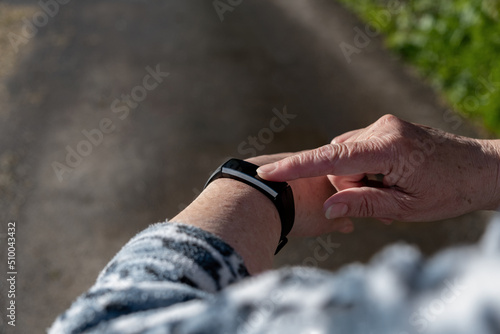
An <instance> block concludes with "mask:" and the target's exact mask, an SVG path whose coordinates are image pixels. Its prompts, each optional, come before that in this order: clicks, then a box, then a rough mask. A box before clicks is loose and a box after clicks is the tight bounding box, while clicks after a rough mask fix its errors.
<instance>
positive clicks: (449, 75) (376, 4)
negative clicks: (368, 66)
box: [340, 0, 500, 134]
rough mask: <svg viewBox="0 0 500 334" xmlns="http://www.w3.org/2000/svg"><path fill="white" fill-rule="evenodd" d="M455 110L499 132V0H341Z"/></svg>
mask: <svg viewBox="0 0 500 334" xmlns="http://www.w3.org/2000/svg"><path fill="white" fill-rule="evenodd" d="M340 1H341V2H342V3H344V5H345V6H347V7H348V8H350V9H351V10H353V11H354V12H355V13H357V14H358V15H359V16H360V17H361V19H362V20H364V21H366V22H368V23H370V24H371V25H372V26H374V27H375V28H378V29H379V30H380V31H382V32H383V33H384V35H385V39H386V43H387V45H388V47H389V48H390V49H392V50H394V51H396V52H397V53H398V54H399V55H401V57H402V58H403V59H404V60H406V61H408V62H410V63H411V64H413V65H415V67H416V68H417V69H418V70H419V71H420V72H421V73H422V75H423V76H424V77H426V78H427V79H428V80H429V81H430V82H431V83H432V84H433V85H435V86H436V88H437V89H438V90H440V91H441V92H443V94H444V96H445V98H446V99H447V100H448V101H449V103H451V105H452V106H453V107H454V108H455V109H456V110H458V111H460V112H463V113H465V114H466V115H468V116H471V117H474V118H480V119H482V120H483V121H484V124H485V125H486V127H487V128H488V129H490V130H492V131H494V132H495V133H497V134H500V0H483V1H480V0H444V1H440V0H399V1H398V0H378V1H377V0H359V1H351V0H340Z"/></svg>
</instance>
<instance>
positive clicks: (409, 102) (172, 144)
mask: <svg viewBox="0 0 500 334" xmlns="http://www.w3.org/2000/svg"><path fill="white" fill-rule="evenodd" d="M223 2H224V3H225V1H223ZM21 3H22V5H23V6H30V10H31V11H30V12H26V13H29V15H28V14H26V15H28V17H27V19H28V21H29V20H31V19H32V16H31V15H33V14H32V13H33V12H34V13H39V12H40V11H41V10H42V9H41V8H40V7H39V5H38V4H37V2H35V1H22V2H16V3H14V2H6V3H5V6H6V7H3V8H2V9H4V10H16V9H18V6H20V4H21ZM232 3H236V1H233V2H232ZM226 8H227V7H226ZM230 8H231V10H227V11H226V12H224V13H223V14H222V18H223V21H221V19H220V18H221V16H220V15H219V14H218V13H217V11H216V9H215V8H214V6H213V4H212V2H211V1H201V0H192V1H163V2H159V1H96V0H87V1H79V2H78V1H71V2H69V3H67V4H65V5H60V6H59V8H58V11H57V14H55V15H54V16H53V17H50V18H49V19H48V21H47V23H46V24H45V25H43V27H41V28H39V29H38V32H36V33H35V34H34V36H33V37H32V38H30V39H29V40H28V41H27V42H26V43H24V42H23V45H20V47H19V52H18V53H17V54H16V56H15V57H16V61H15V63H14V65H12V66H13V68H11V69H10V70H9V72H8V75H7V74H6V75H4V77H3V78H2V84H4V85H5V87H6V89H5V94H4V95H2V96H5V99H4V100H3V101H0V107H1V110H2V111H1V113H0V117H2V118H1V120H2V122H1V124H0V154H1V156H0V172H1V174H0V176H1V177H0V187H1V188H0V190H1V195H2V201H1V203H0V209H1V212H2V214H1V215H2V216H1V219H2V222H1V223H2V226H4V225H6V223H7V222H8V221H16V222H17V226H18V229H17V247H18V253H17V262H18V272H19V275H18V277H17V288H18V294H17V298H16V303H17V304H16V305H17V321H18V323H17V326H16V327H15V328H10V327H9V328H7V329H8V331H7V332H8V333H11V332H12V333H34V332H41V331H42V330H43V329H44V328H46V327H47V326H49V325H50V323H51V322H52V321H53V319H54V317H55V316H56V315H57V314H59V313H60V312H62V311H63V310H64V309H65V308H67V307H68V306H69V304H70V302H71V301H72V300H73V299H74V298H75V297H76V296H78V295H79V294H80V293H82V292H84V291H85V290H86V289H87V288H88V287H89V286H90V285H91V284H92V282H93V281H94V280H95V278H96V275H97V273H98V272H99V270H100V269H102V268H103V266H104V265H105V264H106V263H107V262H108V261H109V260H110V258H111V257H112V256H113V254H114V253H116V251H117V250H118V249H119V248H120V247H121V246H122V245H123V244H124V243H125V242H126V241H127V240H128V239H129V238H130V237H131V236H132V235H133V234H134V233H136V232H138V231H140V230H141V229H143V228H145V227H146V226H147V225H148V224H150V223H153V222H157V221H161V220H164V219H165V218H167V217H171V216H173V215H174V214H175V213H176V212H177V211H178V210H179V209H180V208H182V207H183V205H185V204H187V203H189V202H190V201H191V200H192V199H193V197H194V196H195V195H196V194H197V193H198V192H199V189H201V187H202V185H203V183H204V181H205V180H206V178H207V177H208V175H209V173H210V172H211V170H213V169H214V168H215V167H216V166H217V165H218V164H219V163H220V162H222V161H223V159H224V158H225V157H228V156H235V157H239V158H248V157H249V156H250V155H252V154H254V153H258V154H261V153H272V152H280V151H295V150H302V149H306V148H312V147H316V146H319V145H322V144H324V143H326V142H328V141H329V140H330V139H331V138H332V137H333V136H335V135H338V134H340V133H342V132H344V131H347V130H350V129H353V128H359V127H362V126H366V125H367V124H369V123H371V122H373V121H375V120H376V119H377V118H378V117H380V116H382V115H383V114H386V113H392V114H395V115H398V116H401V117H404V118H405V119H407V120H410V121H416V122H422V123H425V124H428V125H431V126H439V127H441V128H443V129H445V130H448V131H454V132H462V133H468V134H470V133H471V132H470V131H471V130H470V128H469V127H468V126H467V125H465V124H460V126H458V127H455V126H456V125H457V124H458V122H457V119H455V118H453V119H451V118H450V115H449V114H448V113H447V112H446V109H445V108H444V107H440V106H439V105H438V103H437V101H436V97H435V96H434V94H433V92H432V91H431V90H430V89H429V88H428V87H427V86H426V85H424V84H422V83H421V82H420V81H419V80H417V79H416V78H415V77H414V76H413V75H412V74H411V73H410V72H409V71H408V70H407V69H405V68H403V67H402V66H401V64H400V63H399V62H398V61H397V60H396V59H393V58H391V56H389V55H388V54H387V53H386V52H385V51H384V50H383V48H382V47H381V43H380V41H379V40H378V39H377V38H370V42H369V43H368V44H367V46H366V47H364V48H362V49H361V52H360V53H357V54H355V55H353V61H352V62H351V63H348V62H347V61H346V58H345V57H344V55H343V53H342V51H341V49H340V48H339V44H340V43H341V42H346V43H350V44H352V43H354V39H355V38H356V31H355V30H353V28H354V27H360V28H361V29H364V28H365V26H364V25H363V24H361V23H360V22H358V21H357V20H356V19H355V18H354V17H353V16H352V15H351V14H349V13H347V12H346V11H345V10H344V9H343V8H341V7H340V6H339V5H337V4H335V3H334V2H333V1H326V0H325V1H321V0H317V1H305V0H290V1H285V0H273V1H269V0H266V1H264V0H255V1H241V3H240V4H239V5H237V6H231V7H230ZM40 15H41V14H40ZM16 22H17V23H16ZM18 23H19V21H15V22H14V23H13V25H12V26H9V27H10V28H9V29H15V30H12V31H14V32H16V33H17V34H20V33H21V32H20V31H19V29H22V25H21V27H20V26H19V24H18ZM16 24H17V25H16ZM9 31H11V30H9ZM3 45H5V40H4V44H3ZM1 52H3V51H1ZM167 73H168V74H167ZM278 115H280V116H278ZM271 129H274V130H271ZM477 217H478V216H477V215H471V216H468V217H465V218H461V219H457V220H452V221H446V222H439V223H433V224H418V225H417V224H414V225H409V224H395V225H394V226H391V227H387V226H382V225H381V224H379V223H376V222H373V221H369V220H367V221H361V222H359V223H358V224H357V226H356V228H357V229H356V231H355V232H354V233H353V234H352V235H349V236H339V235H332V236H325V237H322V239H310V240H304V241H302V242H294V243H292V245H294V246H295V247H292V246H289V247H287V248H286V250H284V251H283V253H282V254H280V256H279V257H278V258H277V265H282V264H284V263H297V264H310V265H311V264H312V265H318V266H320V267H323V268H329V269H334V268H337V267H339V266H340V265H342V264H344V263H348V262H352V261H357V260H359V261H365V260H366V259H368V258H369V257H370V256H371V255H372V254H373V253H374V252H376V251H377V250H379V249H380V248H381V247H382V246H383V245H385V244H388V243H391V242H394V241H397V240H407V241H409V242H413V243H416V244H417V245H419V246H420V247H422V248H423V249H424V250H425V251H426V252H428V253H430V252H433V251H435V250H436V249H439V248H441V247H444V246H445V245H449V244H454V243H460V242H470V241H473V240H475V239H476V238H477V237H478V235H479V234H480V232H481V229H482V224H478V223H477V221H478V219H479V220H480V218H477ZM0 233H5V230H2V231H0ZM0 237H3V238H2V239H0V242H1V243H2V244H4V242H5V235H0ZM318 247H322V248H321V254H324V255H325V254H326V256H321V258H318V257H315V255H314V254H316V253H315V250H317V249H318ZM4 248H5V247H4V246H2V250H1V251H2V252H4V251H5V249H4ZM2 277H3V276H2ZM3 293H4V292H3V291H2V299H3V296H4V294H3ZM4 302H5V301H4ZM2 321H4V323H3V325H2V326H3V327H2V328H3V330H5V328H6V325H5V317H4V315H3V314H2V320H0V324H1V323H2Z"/></svg>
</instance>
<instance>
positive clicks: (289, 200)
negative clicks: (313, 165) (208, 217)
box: [204, 159, 295, 254]
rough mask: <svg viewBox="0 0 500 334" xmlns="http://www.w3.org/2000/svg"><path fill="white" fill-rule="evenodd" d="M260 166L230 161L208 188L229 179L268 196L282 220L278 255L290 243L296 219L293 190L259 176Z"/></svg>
mask: <svg viewBox="0 0 500 334" xmlns="http://www.w3.org/2000/svg"><path fill="white" fill-rule="evenodd" d="M257 168H259V166H257V165H254V164H252V163H250V162H247V161H244V160H240V159H229V160H228V161H226V162H225V163H223V164H222V165H221V166H220V167H219V168H217V170H216V171H215V172H214V173H213V174H212V176H210V178H209V179H208V181H207V183H206V184H205V187H204V188H206V187H207V186H208V185H209V184H210V182H212V181H214V180H216V179H219V178H229V179H234V180H238V181H240V182H243V183H246V184H248V185H249V186H252V187H254V188H255V189H257V190H259V191H260V192H261V193H263V194H264V195H266V196H267V197H268V198H269V199H270V200H271V201H272V202H273V203H274V205H275V206H276V209H277V210H278V213H279V216H280V220H281V235H280V241H279V243H278V248H277V249H276V252H275V253H274V254H277V253H278V252H279V251H280V250H281V249H282V248H283V246H285V244H286V243H287V242H288V239H287V237H286V236H287V235H288V233H290V231H291V230H292V227H293V222H294V219H295V205H294V201H293V192H292V188H291V187H290V186H289V185H288V183H286V182H273V181H267V180H264V179H262V178H261V177H259V175H257Z"/></svg>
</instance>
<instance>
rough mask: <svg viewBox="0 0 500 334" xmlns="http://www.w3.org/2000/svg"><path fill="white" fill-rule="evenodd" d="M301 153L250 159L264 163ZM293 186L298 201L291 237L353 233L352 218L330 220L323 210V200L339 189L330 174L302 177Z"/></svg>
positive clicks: (292, 182) (259, 164)
mask: <svg viewBox="0 0 500 334" xmlns="http://www.w3.org/2000/svg"><path fill="white" fill-rule="evenodd" d="M295 154H297V153H279V154H271V155H260V156H257V157H253V158H250V159H247V161H248V162H251V163H253V164H256V165H258V166H262V165H265V164H269V163H272V162H275V161H279V160H282V159H284V158H286V157H289V156H292V155H295ZM288 183H289V185H290V187H292V191H293V197H294V202H295V222H294V225H293V229H292V231H291V232H290V236H301V237H311V236H318V235H321V234H324V233H330V232H341V233H349V232H351V231H352V230H353V224H352V222H351V220H350V219H349V218H338V219H334V220H333V221H332V220H329V219H327V218H326V217H325V215H324V213H323V203H324V202H325V201H326V200H327V199H328V198H329V197H330V196H332V195H333V194H334V193H336V192H337V190H336V189H335V187H334V186H333V185H332V183H331V182H330V181H329V180H328V178H327V177H326V176H317V177H311V178H301V179H296V180H292V181H290V182H288Z"/></svg>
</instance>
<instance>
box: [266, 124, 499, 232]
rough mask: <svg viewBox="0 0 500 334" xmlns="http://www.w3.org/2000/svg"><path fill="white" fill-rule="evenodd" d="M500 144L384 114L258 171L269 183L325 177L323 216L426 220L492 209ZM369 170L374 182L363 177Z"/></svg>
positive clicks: (496, 195) (495, 201)
mask: <svg viewBox="0 0 500 334" xmlns="http://www.w3.org/2000/svg"><path fill="white" fill-rule="evenodd" d="M499 148H500V143H499V141H497V140H478V139H472V138H467V137H461V136H456V135H453V134H450V133H446V132H444V131H441V130H437V129H433V128H429V127H426V126H422V125H417V124H412V123H408V122H405V121H403V120H400V119H398V118H397V117H395V116H392V115H386V116H383V117H382V118H380V119H379V120H377V121H376V122H375V123H373V124H371V125H370V126H368V127H366V128H364V129H359V130H354V131H350V132H347V133H345V134H342V135H340V136H338V137H336V138H334V139H333V140H332V142H331V144H329V145H325V146H322V147H320V148H317V149H314V150H310V151H306V152H301V153H299V154H296V155H292V156H289V157H287V158H285V159H283V160H280V161H278V162H276V163H274V164H271V165H267V166H266V167H267V169H268V171H266V170H265V169H260V170H259V175H260V176H261V177H263V178H264V179H267V180H273V181H290V180H296V179H301V178H307V177H316V176H327V177H328V179H329V181H330V182H331V184H333V185H334V186H335V188H336V189H337V190H338V192H336V193H335V194H333V195H332V196H331V197H329V198H328V199H327V200H326V201H325V202H324V205H323V209H324V211H325V214H326V216H327V217H328V218H339V217H374V218H377V219H379V220H382V221H384V222H387V223H389V222H391V221H392V220H400V221H432V220H438V219H444V218H451V217H455V216H458V215H461V214H464V213H467V212H471V211H474V210H479V209H496V208H497V206H498V205H499V197H500V196H499V190H498V172H499V171H498V169H499V162H500V155H499V151H500V149H499ZM269 169H270V171H269ZM374 175H376V176H378V177H376V178H375V179H378V181H367V178H368V180H373V179H374V177H373V176H374Z"/></svg>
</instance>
